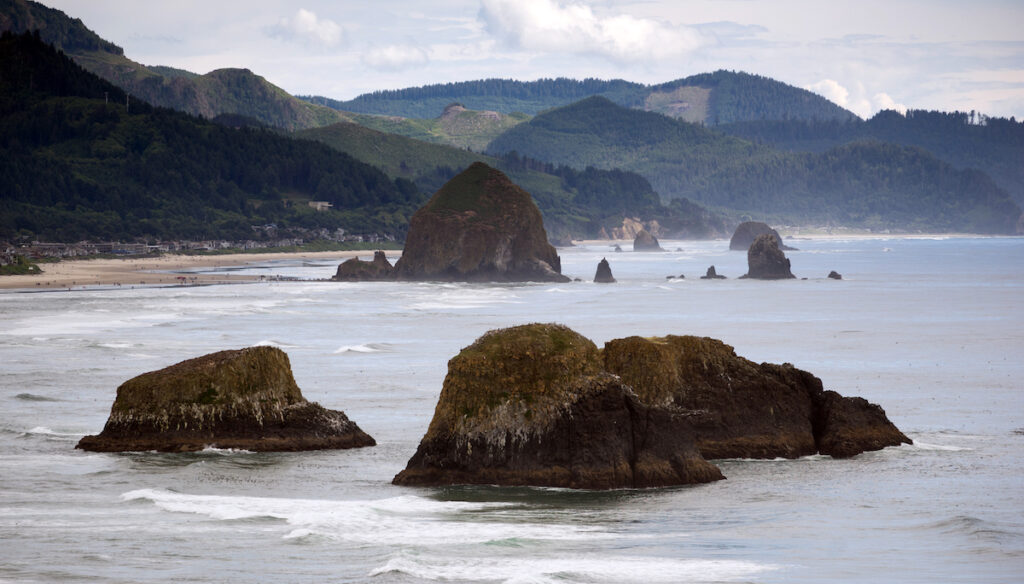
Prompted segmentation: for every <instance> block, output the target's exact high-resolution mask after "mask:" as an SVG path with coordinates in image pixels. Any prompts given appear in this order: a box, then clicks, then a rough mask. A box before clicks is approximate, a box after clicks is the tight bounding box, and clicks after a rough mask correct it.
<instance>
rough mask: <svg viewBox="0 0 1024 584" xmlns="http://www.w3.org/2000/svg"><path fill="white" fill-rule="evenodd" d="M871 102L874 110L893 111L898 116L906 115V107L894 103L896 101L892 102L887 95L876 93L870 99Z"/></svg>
mask: <svg viewBox="0 0 1024 584" xmlns="http://www.w3.org/2000/svg"><path fill="white" fill-rule="evenodd" d="M871 101H872V103H873V104H874V106H875V109H876V110H895V111H898V112H899V113H900V114H906V113H907V106H905V105H903V104H902V103H896V100H894V99H893V98H892V97H891V96H890V95H889V94H888V93H876V94H875V95H874V97H873V98H871Z"/></svg>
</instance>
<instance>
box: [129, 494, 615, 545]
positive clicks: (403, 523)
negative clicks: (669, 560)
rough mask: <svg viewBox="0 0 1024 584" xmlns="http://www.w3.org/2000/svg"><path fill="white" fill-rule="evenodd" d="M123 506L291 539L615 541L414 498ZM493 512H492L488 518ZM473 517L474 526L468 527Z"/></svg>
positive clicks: (163, 497)
mask: <svg viewBox="0 0 1024 584" xmlns="http://www.w3.org/2000/svg"><path fill="white" fill-rule="evenodd" d="M121 499H122V500H124V501H136V500H148V501H152V502H153V503H154V504H155V505H156V506H157V507H158V508H160V509H162V510H164V511H169V512H174V513H194V514H197V515H204V516H207V517H210V518H212V519H217V520H225V521H230V520H241V519H255V518H271V519H280V520H283V521H285V522H286V523H287V524H288V525H289V526H291V527H292V529H291V530H290V531H289V532H288V533H286V534H284V535H283V537H284V538H286V539H296V538H303V537H309V536H314V535H315V536H322V537H326V538H329V539H332V540H337V541H346V542H354V543H360V544H374V545H394V546H417V545H423V544H424V542H429V543H430V545H432V546H441V547H444V546H449V545H462V544H473V543H476V544H483V543H488V542H492V541H501V540H506V539H521V540H552V541H565V540H580V539H583V540H593V539H607V538H610V537H614V536H613V535H612V534H609V533H607V532H605V531H603V530H601V529H599V528H597V527H592V526H584V525H566V524H536V523H522V522H513V523H506V522H503V521H502V519H503V515H502V514H501V513H500V512H501V511H502V510H503V509H504V508H506V507H508V506H509V505H510V504H509V503H468V502H455V501H435V500H432V499H426V498H423V497H416V496H402V497H392V498H388V499H378V500H372V501H324V500H306V499H283V498H263V497H229V496H216V495H189V494H183V493H174V492H171V491H167V490H163V489H140V490H136V491H130V492H127V493H124V494H123V495H121ZM489 511H492V512H494V513H488V512H489ZM467 513H471V514H472V515H470V516H469V517H470V518H472V519H474V521H467Z"/></svg>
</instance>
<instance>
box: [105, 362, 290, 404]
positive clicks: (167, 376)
mask: <svg viewBox="0 0 1024 584" xmlns="http://www.w3.org/2000/svg"><path fill="white" fill-rule="evenodd" d="M302 401H305V399H304V398H303V397H302V391H301V390H299V387H298V385H296V383H295V379H294V377H293V376H292V368H291V363H290V362H289V361H288V355H287V354H285V352H284V351H282V350H281V349H278V348H276V347H248V348H245V349H238V350H229V351H219V352H217V353H211V354H209V355H204V356H202V357H196V358H194V359H189V360H187V361H182V362H181V363H177V364H174V365H171V366H170V367H165V368H163V369H160V370H159V371H150V372H149V373H143V374H142V375H139V376H137V377H134V378H132V379H129V380H128V381H126V382H124V383H123V384H121V386H120V387H118V388H117V398H116V399H115V400H114V405H113V408H112V409H111V413H112V414H119V415H122V416H123V415H133V414H134V415H147V414H154V413H162V412H166V411H167V410H169V409H177V408H179V407H183V406H184V407H189V408H198V409H207V410H211V411H214V410H220V409H223V408H236V407H239V406H240V405H241V404H253V405H257V404H258V405H262V406H263V407H284V406H287V405H291V404H294V403H299V402H302Z"/></svg>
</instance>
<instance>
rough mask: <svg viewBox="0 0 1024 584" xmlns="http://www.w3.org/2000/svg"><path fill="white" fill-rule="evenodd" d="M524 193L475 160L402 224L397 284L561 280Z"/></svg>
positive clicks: (557, 263)
mask: <svg viewBox="0 0 1024 584" xmlns="http://www.w3.org/2000/svg"><path fill="white" fill-rule="evenodd" d="M561 271H562V267H561V260H560V259H559V257H558V254H557V253H556V252H555V248H554V246H552V245H551V244H550V243H549V242H548V236H547V233H546V232H545V230H544V223H543V219H542V218H541V214H540V210H538V209H537V205H535V204H534V202H533V199H532V198H531V197H530V194H529V193H527V192H526V191H524V190H523V189H521V188H519V187H518V186H516V185H515V184H514V183H513V182H512V181H511V180H509V178H508V177H507V176H505V175H504V174H503V173H502V172H500V171H498V170H496V169H493V168H491V167H490V166H487V165H486V164H484V163H482V162H475V163H473V164H472V165H471V166H470V167H469V168H467V169H466V170H465V171H463V172H462V173H460V174H459V175H457V176H456V177H454V178H452V179H451V180H450V181H448V183H447V184H445V185H444V186H443V187H441V189H440V190H438V191H437V192H436V193H435V194H434V196H433V197H431V198H430V200H429V201H427V203H426V205H424V206H423V208H421V209H420V210H418V211H417V212H416V213H415V214H414V215H413V217H412V220H411V221H410V222H409V234H408V236H407V237H406V240H405V250H404V251H403V253H402V257H401V259H399V260H398V262H397V263H396V264H395V270H394V277H395V278H396V279H399V280H443V281H498V282H510V281H544V282H568V281H569V278H567V277H565V276H563V275H562V274H561Z"/></svg>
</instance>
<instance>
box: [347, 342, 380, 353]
mask: <svg viewBox="0 0 1024 584" xmlns="http://www.w3.org/2000/svg"><path fill="white" fill-rule="evenodd" d="M389 351H391V345H389V344H388V343H365V344H362V345H342V346H341V347H338V348H337V349H336V350H335V351H334V353H335V354H339V353H385V352H389Z"/></svg>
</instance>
